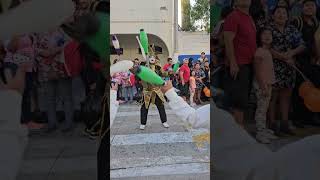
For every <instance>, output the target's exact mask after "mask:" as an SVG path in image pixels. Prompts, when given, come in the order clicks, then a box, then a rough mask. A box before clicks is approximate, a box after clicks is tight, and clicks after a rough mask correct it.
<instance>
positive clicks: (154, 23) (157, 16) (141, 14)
mask: <svg viewBox="0 0 320 180" xmlns="http://www.w3.org/2000/svg"><path fill="white" fill-rule="evenodd" d="M110 3H111V4H110V11H111V12H110V13H111V14H110V21H111V26H110V34H138V33H139V30H140V29H141V28H143V29H144V30H145V31H146V32H147V34H153V35H156V36H158V37H159V38H160V39H161V40H162V41H164V43H165V44H166V45H167V47H168V52H169V54H170V55H172V54H173V48H174V47H173V28H174V26H173V13H174V11H173V6H174V1H173V0H111V1H110ZM161 7H162V9H166V10H160V9H161ZM120 43H121V42H120Z"/></svg>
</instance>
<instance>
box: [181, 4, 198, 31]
mask: <svg viewBox="0 0 320 180" xmlns="http://www.w3.org/2000/svg"><path fill="white" fill-rule="evenodd" d="M181 9H182V27H181V30H182V31H194V30H195V27H194V26H193V22H192V18H191V5H190V0H181Z"/></svg>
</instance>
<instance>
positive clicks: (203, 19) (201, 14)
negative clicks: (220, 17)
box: [190, 0, 210, 32]
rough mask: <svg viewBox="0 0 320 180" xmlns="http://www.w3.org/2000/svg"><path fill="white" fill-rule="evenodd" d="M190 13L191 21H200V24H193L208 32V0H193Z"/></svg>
mask: <svg viewBox="0 0 320 180" xmlns="http://www.w3.org/2000/svg"><path fill="white" fill-rule="evenodd" d="M190 15H191V20H190V21H191V22H196V21H198V22H200V23H199V24H200V25H194V26H196V28H197V29H201V30H205V31H207V32H210V0H195V4H194V6H193V7H192V8H191V14H190Z"/></svg>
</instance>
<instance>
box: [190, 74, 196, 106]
mask: <svg viewBox="0 0 320 180" xmlns="http://www.w3.org/2000/svg"><path fill="white" fill-rule="evenodd" d="M195 76H196V72H194V71H192V72H191V76H190V79H189V84H190V87H189V91H190V105H191V106H196V104H195V103H194V100H193V99H194V94H195V93H196V87H197V85H196V78H195Z"/></svg>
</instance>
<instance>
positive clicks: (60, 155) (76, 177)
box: [0, 125, 97, 180]
mask: <svg viewBox="0 0 320 180" xmlns="http://www.w3.org/2000/svg"><path fill="white" fill-rule="evenodd" d="M82 130H83V127H81V125H79V127H77V128H76V129H75V130H74V132H72V133H69V134H63V133H61V132H59V131H57V132H55V133H53V134H50V135H46V134H43V133H41V134H34V135H31V137H30V138H29V144H28V146H27V149H26V152H25V157H24V162H23V164H22V168H21V171H20V174H19V176H18V178H17V180H95V179H97V178H96V169H97V168H96V152H97V144H96V141H94V140H90V139H88V138H86V137H83V136H82V134H81V131H82ZM0 179H1V178H0Z"/></svg>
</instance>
